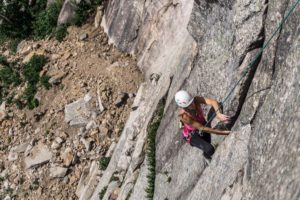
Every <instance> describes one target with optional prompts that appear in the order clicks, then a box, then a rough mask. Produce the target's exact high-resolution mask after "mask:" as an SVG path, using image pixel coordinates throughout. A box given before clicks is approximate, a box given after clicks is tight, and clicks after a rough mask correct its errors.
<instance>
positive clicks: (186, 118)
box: [175, 90, 230, 159]
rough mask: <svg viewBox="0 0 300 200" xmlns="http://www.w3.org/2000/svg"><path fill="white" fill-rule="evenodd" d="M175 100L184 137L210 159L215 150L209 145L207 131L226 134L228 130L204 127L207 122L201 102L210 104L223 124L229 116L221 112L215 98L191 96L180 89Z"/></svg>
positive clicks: (228, 120) (227, 121)
mask: <svg viewBox="0 0 300 200" xmlns="http://www.w3.org/2000/svg"><path fill="white" fill-rule="evenodd" d="M175 101H176V103H177V105H178V106H179V107H180V109H179V118H180V121H181V122H182V123H183V125H184V126H183V130H182V135H183V137H184V139H185V140H186V142H187V143H189V144H190V145H191V146H195V147H197V148H199V149H201V150H202V151H203V155H204V157H205V158H208V159H210V158H211V156H212V155H213V154H214V152H215V148H214V147H213V145H211V136H210V134H209V133H213V134H217V135H228V134H229V133H230V131H227V130H226V131H224V130H219V129H214V128H210V127H205V125H206V123H207V122H206V120H205V117H204V114H203V110H202V108H201V104H206V105H210V106H212V107H213V109H214V111H215V112H216V116H217V118H218V119H219V120H220V121H221V122H223V123H224V124H228V123H229V122H230V117H229V116H227V115H224V114H223V113H222V108H221V107H220V105H219V103H218V102H217V101H216V100H214V99H210V98H206V97H200V96H195V97H192V96H191V95H190V94H189V93H188V92H186V91H184V90H180V91H178V92H177V93H176V94H175ZM199 131H200V132H199Z"/></svg>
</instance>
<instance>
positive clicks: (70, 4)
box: [57, 0, 77, 26]
mask: <svg viewBox="0 0 300 200" xmlns="http://www.w3.org/2000/svg"><path fill="white" fill-rule="evenodd" d="M76 9H77V6H76V3H74V1H72V0H66V1H64V4H63V7H62V9H61V10H60V13H59V16H58V20H57V24H58V26H60V25H64V24H67V23H69V22H70V21H71V20H72V19H73V18H74V16H75V14H76Z"/></svg>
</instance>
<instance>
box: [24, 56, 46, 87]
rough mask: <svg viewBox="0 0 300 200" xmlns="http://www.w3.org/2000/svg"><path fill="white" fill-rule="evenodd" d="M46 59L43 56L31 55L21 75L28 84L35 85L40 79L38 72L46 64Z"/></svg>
mask: <svg viewBox="0 0 300 200" xmlns="http://www.w3.org/2000/svg"><path fill="white" fill-rule="evenodd" d="M46 62H47V59H46V57H45V56H43V55H33V56H32V58H31V59H30V61H29V62H28V63H26V64H25V65H24V67H23V75H24V77H25V80H26V81H28V83H29V84H32V85H36V84H37V83H38V82H39V79H40V71H41V70H42V69H43V66H44V65H45V64H46Z"/></svg>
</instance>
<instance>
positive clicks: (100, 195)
mask: <svg viewBox="0 0 300 200" xmlns="http://www.w3.org/2000/svg"><path fill="white" fill-rule="evenodd" d="M106 190H107V186H105V187H104V188H103V189H102V190H101V192H99V194H98V195H99V200H102V199H103V197H104V195H105V192H106Z"/></svg>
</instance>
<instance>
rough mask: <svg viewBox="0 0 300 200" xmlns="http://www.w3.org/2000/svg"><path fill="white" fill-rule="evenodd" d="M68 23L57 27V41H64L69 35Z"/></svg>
mask: <svg viewBox="0 0 300 200" xmlns="http://www.w3.org/2000/svg"><path fill="white" fill-rule="evenodd" d="M67 33H68V32H67V25H62V26H59V27H57V28H56V31H55V38H56V40H57V41H59V42H62V41H63V40H64V38H65V37H66V35H67Z"/></svg>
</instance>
